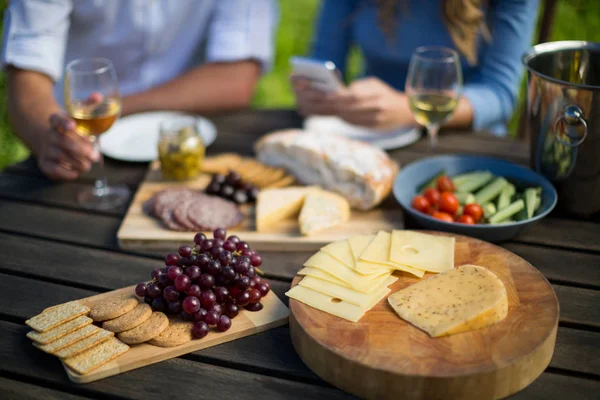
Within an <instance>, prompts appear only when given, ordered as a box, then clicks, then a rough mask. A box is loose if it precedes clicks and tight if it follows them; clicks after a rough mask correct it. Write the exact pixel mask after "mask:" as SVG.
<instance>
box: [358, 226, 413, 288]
mask: <svg viewBox="0 0 600 400" xmlns="http://www.w3.org/2000/svg"><path fill="white" fill-rule="evenodd" d="M391 242H392V235H391V234H390V233H389V232H384V231H379V232H378V233H377V236H375V239H373V240H372V241H371V243H370V244H369V246H368V247H367V248H366V249H364V250H363V251H362V253H361V255H360V257H359V260H360V261H363V262H364V261H366V262H368V263H372V264H375V265H381V266H385V267H387V268H392V269H395V270H398V271H404V272H408V273H409V274H412V275H415V276H416V277H419V278H422V277H423V275H425V271H423V270H422V269H417V268H413V267H410V266H408V265H402V264H399V263H397V262H393V261H391V260H390V247H391ZM360 261H359V263H358V264H357V266H358V267H362V266H363V265H364V264H363V263H360ZM369 267H370V266H368V265H365V268H366V269H365V271H368V270H369V269H368V268H369ZM371 268H373V267H371Z"/></svg>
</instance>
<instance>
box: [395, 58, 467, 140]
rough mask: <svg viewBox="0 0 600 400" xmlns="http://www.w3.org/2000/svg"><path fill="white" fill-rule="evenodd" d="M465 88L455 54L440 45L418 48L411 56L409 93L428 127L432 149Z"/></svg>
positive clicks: (414, 109)
mask: <svg viewBox="0 0 600 400" xmlns="http://www.w3.org/2000/svg"><path fill="white" fill-rule="evenodd" d="M461 88H462V69H461V66H460V60H459V57H458V54H457V53H456V51H454V50H452V49H449V48H446V47H437V46H424V47H418V48H417V49H416V50H415V51H414V53H413V54H412V58H411V60H410V66H409V68H408V76H407V78H406V94H407V95H408V101H409V104H410V109H411V111H412V113H413V115H414V117H415V119H416V120H417V122H418V123H419V124H421V125H423V126H425V127H426V128H427V133H428V135H429V145H430V148H434V147H435V146H436V145H437V136H438V131H439V129H440V126H441V125H442V124H443V123H444V122H446V121H447V120H448V119H449V118H450V117H451V116H452V113H453V112H454V110H455V108H456V105H457V104H458V100H459V98H460V94H461Z"/></svg>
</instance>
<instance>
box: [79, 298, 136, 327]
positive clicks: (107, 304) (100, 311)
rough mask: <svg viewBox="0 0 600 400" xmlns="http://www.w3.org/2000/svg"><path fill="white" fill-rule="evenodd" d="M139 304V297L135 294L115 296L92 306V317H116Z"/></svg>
mask: <svg viewBox="0 0 600 400" xmlns="http://www.w3.org/2000/svg"><path fill="white" fill-rule="evenodd" d="M138 304H139V301H138V299H137V297H135V296H133V295H125V296H123V295H121V296H113V297H110V298H108V299H106V300H104V301H101V302H99V303H98V304H96V305H94V306H92V308H91V309H90V318H92V319H93V320H94V321H106V320H107V319H114V318H117V317H120V316H121V315H123V314H125V313H126V312H129V311H131V310H133V309H134V308H135V306H137V305H138Z"/></svg>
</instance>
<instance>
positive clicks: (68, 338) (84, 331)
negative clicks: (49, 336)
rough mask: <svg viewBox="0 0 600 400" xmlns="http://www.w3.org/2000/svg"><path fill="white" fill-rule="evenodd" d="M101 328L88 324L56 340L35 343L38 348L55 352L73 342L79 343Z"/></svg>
mask: <svg viewBox="0 0 600 400" xmlns="http://www.w3.org/2000/svg"><path fill="white" fill-rule="evenodd" d="M99 330H100V328H98V327H97V326H95V325H87V326H84V327H83V328H81V329H78V330H76V331H74V332H71V333H69V334H68V335H65V336H63V337H61V338H60V339H58V340H55V341H54V342H50V343H48V344H42V345H38V344H36V343H34V345H35V346H36V347H37V348H38V349H40V350H42V351H44V352H46V353H48V354H54V353H56V352H57V351H59V350H61V349H64V348H65V347H67V346H70V345H72V344H73V343H77V342H78V341H80V340H83V339H85V338H86V337H88V336H91V335H93V334H94V333H96V332H98V331H99Z"/></svg>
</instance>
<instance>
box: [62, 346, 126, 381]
mask: <svg viewBox="0 0 600 400" xmlns="http://www.w3.org/2000/svg"><path fill="white" fill-rule="evenodd" d="M127 350H129V346H127V345H126V344H124V343H121V342H120V341H119V340H118V339H117V338H114V337H113V338H110V339H108V340H105V341H104V342H102V343H100V344H99V345H97V346H94V347H92V348H91V349H88V350H86V351H84V352H82V353H79V354H77V355H76V356H74V357H69V358H66V359H64V360H63V362H64V363H65V365H66V366H67V367H69V368H71V369H72V370H74V371H75V372H77V373H79V374H82V375H84V374H87V373H88V372H90V371H93V370H95V369H96V368H99V367H101V366H103V365H104V364H106V363H107V362H109V361H111V360H113V359H115V358H117V357H118V356H120V355H121V354H123V353H125V352H126V351H127Z"/></svg>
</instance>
